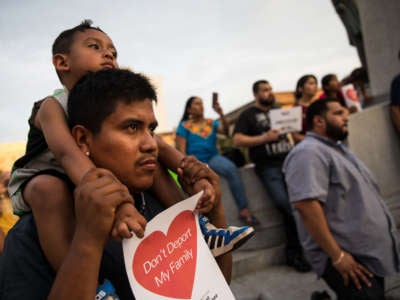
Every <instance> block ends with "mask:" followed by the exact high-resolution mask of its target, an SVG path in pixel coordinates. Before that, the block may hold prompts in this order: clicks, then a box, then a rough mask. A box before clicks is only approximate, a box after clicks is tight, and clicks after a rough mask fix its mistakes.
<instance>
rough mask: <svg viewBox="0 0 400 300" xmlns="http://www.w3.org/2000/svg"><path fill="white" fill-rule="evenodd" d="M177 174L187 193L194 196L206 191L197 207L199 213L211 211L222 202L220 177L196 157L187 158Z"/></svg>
mask: <svg viewBox="0 0 400 300" xmlns="http://www.w3.org/2000/svg"><path fill="white" fill-rule="evenodd" d="M177 173H178V176H179V181H180V183H181V185H182V187H183V189H184V190H185V191H186V192H187V193H189V194H190V195H193V194H196V193H198V192H200V191H204V194H203V196H202V197H201V198H200V200H199V203H198V205H197V208H198V209H199V212H201V213H205V211H210V210H211V209H212V208H213V207H214V206H215V205H216V204H217V203H218V202H219V201H220V199H221V187H220V184H219V177H218V175H217V174H215V173H214V171H212V170H211V169H210V168H209V167H208V166H207V165H206V164H203V163H202V162H200V161H199V160H198V159H197V158H195V157H194V156H187V157H185V158H184V159H183V160H182V162H181V165H180V167H179V168H178V170H177Z"/></svg>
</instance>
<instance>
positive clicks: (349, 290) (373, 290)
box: [322, 257, 385, 300]
mask: <svg viewBox="0 0 400 300" xmlns="http://www.w3.org/2000/svg"><path fill="white" fill-rule="evenodd" d="M355 259H356V260H357V258H356V257H355ZM322 278H323V279H324V280H325V282H326V283H327V284H328V285H329V287H330V288H331V289H332V290H334V291H335V293H336V295H337V299H338V300H384V299H385V291H384V290H385V288H384V285H385V282H384V278H382V277H379V276H376V275H374V277H372V278H368V280H369V282H371V286H370V287H368V286H366V285H365V284H364V283H362V282H361V280H360V283H361V290H359V289H357V288H356V286H355V285H354V283H353V282H352V281H351V279H350V283H349V285H348V286H345V285H344V281H343V278H342V275H340V273H339V272H338V271H337V270H336V269H335V268H334V267H333V266H332V262H331V261H330V260H328V262H327V264H326V268H325V271H324V274H323V275H322Z"/></svg>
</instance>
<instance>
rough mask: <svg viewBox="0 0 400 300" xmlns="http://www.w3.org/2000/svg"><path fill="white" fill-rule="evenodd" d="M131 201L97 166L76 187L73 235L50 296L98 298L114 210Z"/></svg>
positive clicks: (59, 297)
mask: <svg viewBox="0 0 400 300" xmlns="http://www.w3.org/2000/svg"><path fill="white" fill-rule="evenodd" d="M110 191H112V192H110ZM132 201H133V200H132V197H131V195H130V194H129V193H128V192H127V190H126V188H125V187H124V186H123V185H122V184H121V183H120V182H119V181H118V180H117V179H116V178H115V177H114V176H113V175H112V174H111V173H110V172H109V171H107V170H104V169H94V170H91V171H89V172H88V173H87V174H86V175H85V176H84V178H83V179H82V181H81V184H80V185H79V186H78V187H77V189H76V190H75V217H76V227H75V232H74V237H73V240H72V243H71V247H70V249H69V251H68V253H67V256H66V257H65V259H64V261H63V264H62V265H61V267H60V269H59V270H58V272H57V275H56V278H55V281H54V283H53V286H52V289H51V291H50V294H49V297H48V299H58V300H60V299H61V300H62V299H87V300H89V299H90V300H93V299H94V298H95V295H96V288H97V286H98V276H99V269H100V262H101V258H102V254H103V249H104V246H105V244H106V242H107V241H108V239H109V236H110V232H111V228H112V225H113V223H114V219H115V211H116V209H117V207H118V206H120V205H121V204H123V203H129V202H132Z"/></svg>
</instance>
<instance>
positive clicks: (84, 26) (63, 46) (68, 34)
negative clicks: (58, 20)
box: [52, 19, 104, 55]
mask: <svg viewBox="0 0 400 300" xmlns="http://www.w3.org/2000/svg"><path fill="white" fill-rule="evenodd" d="M92 24H93V22H92V20H89V19H87V20H83V21H82V23H81V24H79V25H78V26H75V27H73V28H70V29H67V30H64V31H63V32H61V33H60V34H59V36H58V37H57V38H56V39H55V40H54V43H53V47H52V54H53V55H55V54H57V53H62V54H68V53H69V50H70V48H71V45H72V43H73V42H74V36H75V33H77V32H84V31H85V30H88V29H94V30H98V31H100V32H103V33H104V31H103V30H101V29H100V28H99V27H93V26H92Z"/></svg>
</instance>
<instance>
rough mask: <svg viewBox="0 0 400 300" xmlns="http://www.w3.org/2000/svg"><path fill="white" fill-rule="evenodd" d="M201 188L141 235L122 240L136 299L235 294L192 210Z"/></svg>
mask: <svg viewBox="0 0 400 300" xmlns="http://www.w3.org/2000/svg"><path fill="white" fill-rule="evenodd" d="M200 196H201V193H199V194H196V195H195V196H193V197H190V198H188V199H186V200H184V201H181V202H179V203H177V204H176V205H174V206H172V207H170V208H169V209H167V210H165V211H163V212H162V213H160V214H159V215H157V216H156V217H155V218H154V219H152V220H151V221H150V222H149V223H148V224H147V226H146V232H145V236H144V237H143V238H142V239H139V238H137V237H136V236H135V237H132V238H130V239H125V240H124V241H123V251H124V259H125V268H126V271H127V274H128V278H129V282H130V284H131V288H132V291H133V293H134V295H135V297H136V299H154V300H156V299H165V300H168V299H170V300H172V299H198V300H215V299H221V300H222V299H224V300H230V299H235V298H234V296H233V294H232V292H231V290H230V288H229V286H228V284H227V283H226V281H225V278H224V277H223V275H222V273H221V271H220V269H219V267H218V265H217V263H216V261H215V259H214V257H213V256H212V254H211V252H210V250H209V249H208V246H207V244H206V243H205V241H204V238H203V235H202V234H201V231H200V228H199V225H198V224H199V223H198V216H197V214H193V210H194V208H195V207H196V203H197V201H198V199H199V198H200Z"/></svg>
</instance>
